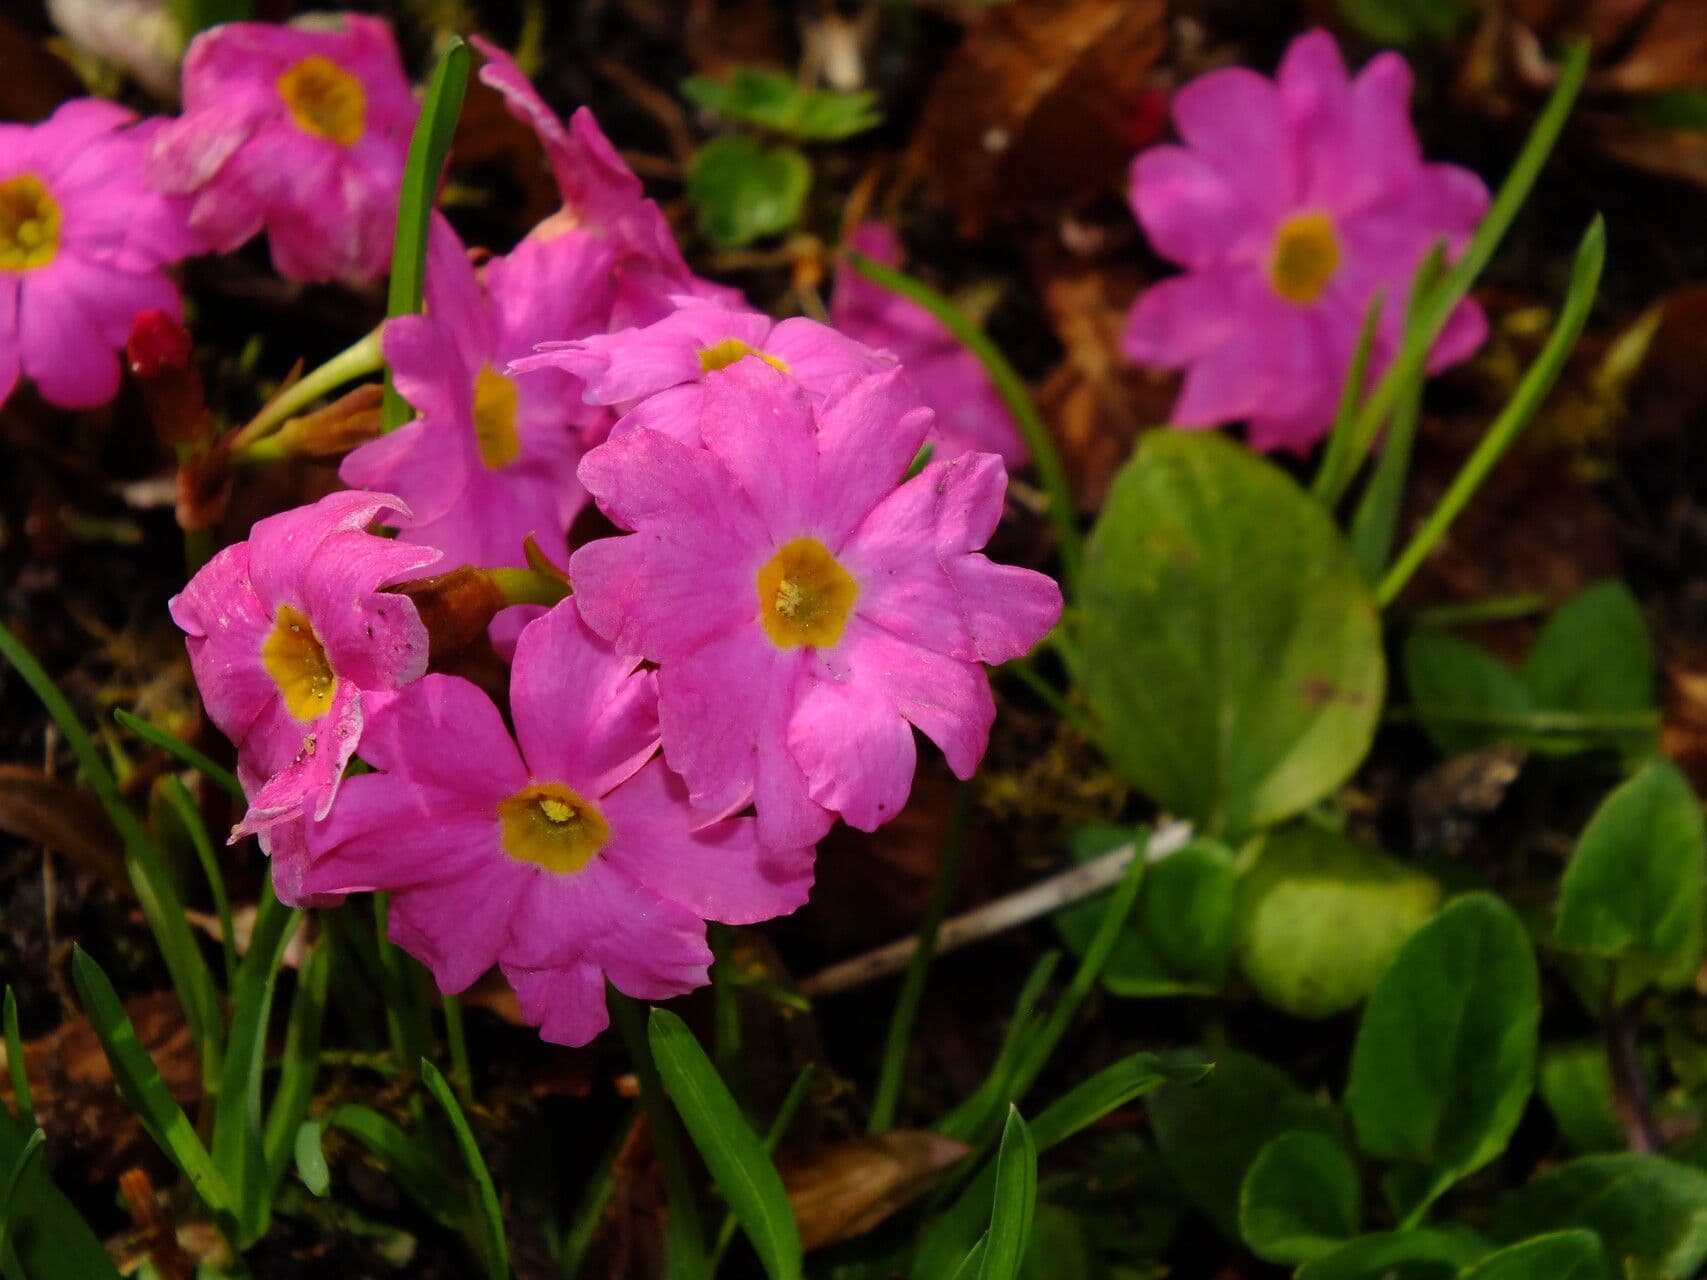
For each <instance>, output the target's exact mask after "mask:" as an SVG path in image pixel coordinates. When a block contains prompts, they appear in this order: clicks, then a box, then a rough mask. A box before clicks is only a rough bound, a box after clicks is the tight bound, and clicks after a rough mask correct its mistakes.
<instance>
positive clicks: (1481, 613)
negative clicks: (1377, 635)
mask: <svg viewBox="0 0 1707 1280" xmlns="http://www.w3.org/2000/svg"><path fill="white" fill-rule="evenodd" d="M1546 608H1547V596H1546V595H1545V593H1543V592H1540V591H1528V592H1525V593H1523V594H1522V595H1515V596H1490V597H1488V598H1487V599H1486V600H1469V601H1466V602H1465V603H1463V604H1437V605H1432V606H1430V607H1429V608H1427V609H1418V610H1417V611H1416V612H1415V613H1413V614H1412V615H1411V625H1412V626H1414V627H1419V628H1423V629H1425V630H1430V631H1450V630H1451V629H1452V628H1453V627H1466V626H1471V625H1474V624H1475V623H1478V622H1510V621H1511V620H1512V619H1513V618H1528V617H1531V616H1533V615H1534V614H1537V613H1540V612H1542V611H1543V610H1544V609H1546Z"/></svg>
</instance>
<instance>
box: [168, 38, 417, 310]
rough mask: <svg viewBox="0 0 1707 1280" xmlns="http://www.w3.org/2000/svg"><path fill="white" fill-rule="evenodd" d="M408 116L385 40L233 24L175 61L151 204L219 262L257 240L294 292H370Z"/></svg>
mask: <svg viewBox="0 0 1707 1280" xmlns="http://www.w3.org/2000/svg"><path fill="white" fill-rule="evenodd" d="M417 111H418V107H417V105H416V102H415V97H414V94H413V92H412V91H411V89H410V86H409V81H408V79H407V78H406V77H405V76H404V74H403V65H402V63H401V62H400V61H399V59H398V56H397V45H396V43H395V42H394V41H393V39H392V36H391V28H390V27H389V26H388V25H387V24H386V23H385V22H383V21H381V20H380V19H378V18H368V17H362V16H360V15H357V14H344V15H342V16H341V18H340V19H339V20H338V22H337V25H336V26H334V27H332V28H330V29H328V28H326V27H324V26H322V25H318V24H317V25H315V26H313V27H310V26H307V25H303V26H278V25H275V24H272V23H266V22H233V23H227V24H226V25H224V26H219V27H214V28H212V29H211V30H208V31H205V32H203V33H202V34H201V35H199V36H197V37H196V38H195V40H194V41H192V42H191V44H190V49H189V53H188V54H187V55H186V56H185V58H184V113H183V115H182V116H180V117H178V118H177V119H176V120H172V121H168V122H167V123H166V124H165V125H164V127H162V128H161V130H160V132H159V135H158V136H157V137H156V138H155V140H154V144H153V147H152V149H151V151H150V154H149V172H150V176H151V177H152V179H153V181H154V183H155V185H156V186H157V187H159V188H160V189H161V190H162V191H168V192H172V193H175V194H179V195H187V196H191V197H193V198H194V205H193V207H192V209H191V213H190V225H191V226H192V227H193V228H194V229H195V230H196V231H197V232H199V233H200V234H201V235H202V236H204V237H205V238H206V240H207V242H208V244H209V245H210V246H211V247H212V248H213V249H216V250H218V251H220V252H226V251H229V250H231V249H235V248H237V246H238V245H240V244H242V243H243V242H244V241H246V240H248V239H250V238H251V237H252V236H254V235H256V234H257V233H259V232H260V231H261V230H262V229H263V228H265V229H266V231H267V234H268V237H269V239H270V240H271V244H272V252H273V266H274V267H275V268H277V270H278V272H279V274H280V275H283V276H287V277H289V278H290V279H292V280H349V281H362V280H371V279H373V278H374V277H375V276H377V275H379V274H381V273H382V272H384V271H385V269H386V267H387V265H388V264H389V263H390V260H391V240H392V234H393V231H394V229H395V226H396V221H397V194H398V191H399V189H400V187H401V184H402V180H403V165H404V161H405V159H406V157H407V153H408V148H409V134H410V131H411V130H412V129H413V128H414V124H415V117H416V114H417Z"/></svg>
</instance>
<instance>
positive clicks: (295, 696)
mask: <svg viewBox="0 0 1707 1280" xmlns="http://www.w3.org/2000/svg"><path fill="white" fill-rule="evenodd" d="M261 665H262V666H263V667H265V668H266V670H267V674H268V675H270V676H271V677H272V678H273V683H274V684H276V685H278V687H279V693H280V694H281V695H282V696H283V698H284V704H285V710H286V711H288V712H290V713H291V715H292V716H294V717H295V718H296V719H298V720H301V721H302V722H303V723H304V724H306V723H308V722H309V721H311V720H318V719H319V718H320V717H321V716H323V715H325V714H326V712H327V711H328V710H330V709H331V706H332V698H333V696H334V695H336V694H337V692H338V677H337V676H336V675H334V674H333V673H332V664H331V663H329V662H327V661H326V648H325V646H324V645H322V644H321V643H320V637H319V636H317V635H315V634H314V627H313V626H312V625H311V624H310V623H309V621H308V619H307V617H305V616H304V615H303V614H301V613H299V612H298V611H297V610H295V609H293V608H291V607H290V606H289V605H288V604H286V605H280V606H279V611H278V612H277V613H275V614H274V615H273V629H272V631H271V633H270V634H269V635H268V636H267V638H266V640H265V641H263V642H262V644H261Z"/></svg>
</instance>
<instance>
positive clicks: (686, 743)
mask: <svg viewBox="0 0 1707 1280" xmlns="http://www.w3.org/2000/svg"><path fill="white" fill-rule="evenodd" d="M929 426H930V412H929V410H926V409H923V408H921V407H919V405H918V402H917V400H916V399H915V397H914V396H913V394H912V391H911V389H910V388H908V387H907V386H906V383H905V379H904V377H903V375H902V374H901V371H900V370H898V369H892V370H890V371H888V372H886V373H881V374H877V375H875V376H873V377H869V378H864V379H861V380H859V381H857V382H854V383H852V384H850V385H848V386H846V387H845V388H844V389H843V390H842V391H840V392H839V393H838V394H836V395H833V396H831V397H830V398H829V399H828V400H827V401H826V403H825V404H824V406H823V407H822V409H820V410H817V411H814V409H813V408H812V404H811V400H810V398H809V397H808V396H807V395H806V394H805V393H804V392H803V391H802V390H801V388H800V386H799V384H798V383H796V382H795V381H794V380H793V379H791V378H789V377H788V376H786V375H785V374H782V373H780V372H778V371H777V370H775V369H773V368H771V367H770V366H769V365H767V364H765V363H763V362H761V361H758V360H742V361H740V362H739V363H737V364H734V365H731V366H730V367H729V368H727V369H723V370H721V371H719V372H716V373H713V374H711V375H710V376H709V377H708V378H707V380H706V390H705V398H704V406H703V409H702V411H701V415H700V423H699V434H700V437H701V439H702V441H703V447H700V448H694V447H692V446H689V445H686V444H683V443H682V442H681V441H679V440H676V439H674V438H672V437H670V436H668V435H666V434H664V433H663V432H661V431H653V430H648V429H645V428H640V429H637V430H634V431H630V432H628V433H627V434H625V435H621V436H618V437H614V438H613V439H611V440H610V441H608V442H607V443H605V444H603V445H600V446H599V447H598V448H597V449H595V450H593V451H592V452H591V453H589V454H588V455H587V456H586V458H585V459H584V460H583V461H582V463H581V483H582V484H584V485H586V487H587V489H588V491H589V492H591V493H592V495H593V497H594V499H595V500H596V501H597V502H598V503H599V505H600V507H601V508H602V509H603V510H604V511H605V512H606V514H608V515H609V516H610V517H611V519H613V520H614V521H616V522H617V524H619V525H621V526H622V527H623V528H625V529H631V530H633V531H634V532H633V535H632V536H628V537H617V538H606V539H603V540H600V541H596V542H591V543H588V544H587V545H586V546H583V547H582V548H580V550H578V551H577V552H576V553H575V554H574V556H573V557H571V559H570V566H569V572H570V577H571V579H572V580H573V581H574V584H575V593H576V595H575V598H576V600H577V601H579V603H580V606H581V612H582V615H583V616H584V617H585V618H586V620H587V624H588V625H589V626H590V627H592V629H593V630H594V631H596V632H598V633H599V634H600V635H603V636H605V637H606V638H607V639H609V640H610V641H611V642H612V643H613V644H615V645H616V647H617V648H618V649H619V650H621V651H623V652H625V653H639V654H642V655H644V656H645V657H646V658H648V659H650V660H652V661H654V662H656V663H658V664H659V670H658V693H659V714H660V718H661V724H662V731H663V741H664V752H665V756H666V759H667V760H668V761H669V764H670V767H671V768H672V769H674V770H676V771H677V772H678V773H680V774H681V775H682V776H683V778H684V779H685V780H686V782H687V784H688V788H689V790H690V792H691V794H692V797H693V801H694V803H695V804H696V805H698V806H700V807H701V808H704V809H707V810H709V811H711V812H715V813H732V812H735V811H736V810H739V809H741V808H742V807H743V806H745V805H747V804H749V803H751V804H754V805H755V807H756V809H757V813H758V822H759V838H760V839H761V840H762V841H764V842H765V843H766V844H769V845H775V846H778V847H785V848H786V847H791V846H794V845H800V844H808V843H811V842H812V841H814V840H816V839H817V838H818V837H819V836H821V835H822V834H823V833H824V831H825V830H826V829H827V828H828V827H829V825H830V822H831V820H832V818H833V816H834V815H836V814H840V815H841V816H842V817H843V818H844V819H846V820H847V821H848V822H849V823H851V824H852V825H854V826H856V827H859V828H861V829H862V830H867V831H869V830H872V829H874V828H876V827H877V826H878V825H879V824H880V823H883V822H886V821H888V820H889V819H890V818H892V817H894V816H895V815H896V814H897V813H898V812H900V810H901V807H902V806H903V805H904V804H905V803H906V800H907V793H908V790H909V788H910V787H911V784H912V776H913V766H914V748H913V734H912V730H911V729H910V728H909V727H908V726H909V724H912V725H914V726H917V727H918V728H919V729H920V730H921V731H922V732H923V733H924V734H925V736H926V737H928V738H930V739H931V740H932V741H934V742H935V743H936V744H937V745H938V746H940V747H941V748H942V749H943V752H944V754H945V755H946V756H947V757H948V762H949V765H950V767H952V768H953V769H954V771H955V773H956V774H958V775H959V776H960V777H962V778H965V777H969V776H970V775H971V773H972V771H973V769H974V768H975V767H976V766H977V764H978V760H979V758H980V757H981V756H982V755H983V752H984V747H985V744H986V742H987V740H988V737H989V730H990V724H991V722H992V721H993V720H994V718H995V704H994V702H993V700H992V699H991V697H990V687H989V680H988V677H987V676H986V675H985V673H984V669H983V667H982V666H981V665H980V664H981V663H985V662H1005V661H1007V660H1008V659H1010V658H1014V657H1017V656H1019V655H1020V654H1023V653H1025V652H1026V651H1027V650H1029V649H1030V648H1031V646H1032V645H1033V644H1034V643H1035V642H1036V641H1037V640H1038V638H1039V637H1041V636H1042V635H1043V634H1044V633H1045V632H1046V631H1048V630H1049V628H1050V627H1051V626H1052V625H1053V624H1054V622H1055V620H1056V618H1057V617H1058V616H1059V615H1060V612H1061V592H1060V589H1059V588H1058V587H1057V586H1056V585H1055V583H1054V582H1052V581H1050V580H1049V579H1048V578H1046V577H1044V576H1043V575H1042V574H1039V573H1033V572H1031V571H1030V570H1027V569H1019V568H1013V567H1009V566H1005V565H997V564H993V563H991V562H990V561H989V560H987V559H985V558H984V557H983V556H981V555H978V554H976V550H977V549H978V548H979V547H982V546H983V545H984V543H985V541H986V540H987V539H988V538H989V536H990V534H991V532H992V531H993V530H994V528H995V526H996V521H997V520H998V518H999V517H1000V515H1001V510H1002V495H1003V492H1004V489H1005V487H1006V480H1007V477H1006V473H1005V472H1004V471H1003V469H1002V463H1001V459H999V458H997V457H995V456H993V455H990V454H963V455H962V456H961V457H959V458H957V459H955V460H954V461H952V462H933V463H931V464H930V465H929V466H927V467H926V468H925V469H924V470H923V471H922V472H921V473H920V474H919V475H917V476H915V477H914V478H913V479H911V480H909V481H907V482H906V483H905V484H902V483H901V478H902V476H903V475H904V474H905V473H906V470H907V467H908V465H909V464H910V463H911V461H912V459H913V456H914V455H915V454H916V453H917V452H918V449H919V446H920V444H921V443H922V442H923V441H924V438H925V434H926V432H927V430H928V429H929ZM897 486H899V487H897Z"/></svg>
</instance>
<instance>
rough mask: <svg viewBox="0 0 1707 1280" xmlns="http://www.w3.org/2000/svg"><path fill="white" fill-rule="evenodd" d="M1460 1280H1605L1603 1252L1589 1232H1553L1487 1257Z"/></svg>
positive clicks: (1597, 1241)
mask: <svg viewBox="0 0 1707 1280" xmlns="http://www.w3.org/2000/svg"><path fill="white" fill-rule="evenodd" d="M1461 1280H1607V1277H1606V1250H1605V1249H1603V1248H1602V1247H1601V1244H1600V1237H1599V1236H1597V1235H1595V1233H1594V1232H1592V1231H1555V1232H1554V1233H1553V1234H1552V1235H1546V1236H1536V1237H1535V1239H1533V1240H1525V1241H1524V1242H1523V1243H1522V1244H1514V1245H1512V1246H1510V1247H1509V1248H1506V1249H1501V1250H1500V1251H1499V1252H1498V1253H1490V1254H1489V1255H1488V1256H1487V1257H1485V1258H1483V1259H1482V1260H1481V1261H1480V1262H1478V1263H1476V1264H1474V1265H1473V1266H1470V1267H1467V1268H1465V1270H1464V1272H1463V1274H1462V1276H1461Z"/></svg>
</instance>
